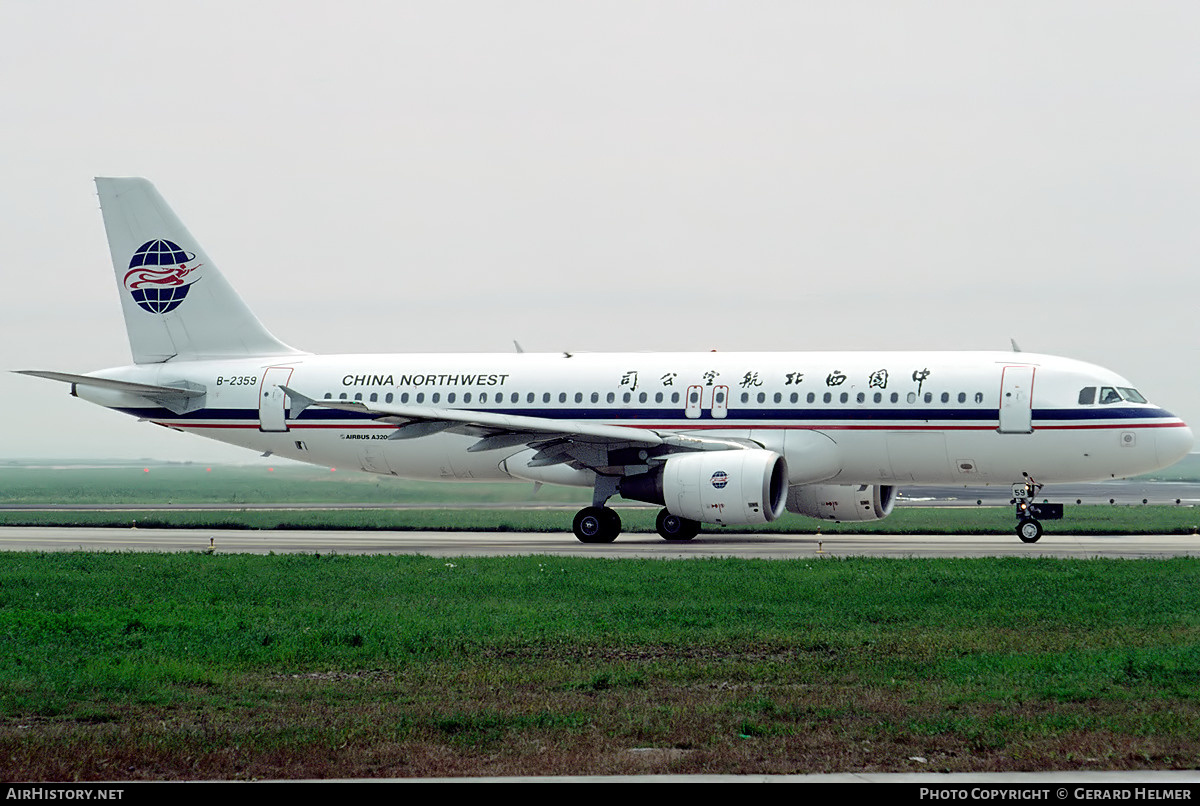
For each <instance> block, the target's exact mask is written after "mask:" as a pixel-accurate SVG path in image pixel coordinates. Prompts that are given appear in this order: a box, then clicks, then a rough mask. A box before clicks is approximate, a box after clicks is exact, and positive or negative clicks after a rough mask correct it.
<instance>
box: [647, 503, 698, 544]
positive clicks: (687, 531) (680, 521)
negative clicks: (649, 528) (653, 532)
mask: <svg viewBox="0 0 1200 806" xmlns="http://www.w3.org/2000/svg"><path fill="white" fill-rule="evenodd" d="M654 527H655V528H656V529H658V533H659V535H661V536H662V538H663V540H691V539H692V538H693V537H695V536H696V535H698V534H700V524H699V523H698V522H697V521H692V520H688V519H687V518H681V517H679V516H678V515H672V514H671V513H670V512H667V511H666V510H665V509H664V510H661V511H660V512H659V513H658V519H657V520H656V521H655V523H654Z"/></svg>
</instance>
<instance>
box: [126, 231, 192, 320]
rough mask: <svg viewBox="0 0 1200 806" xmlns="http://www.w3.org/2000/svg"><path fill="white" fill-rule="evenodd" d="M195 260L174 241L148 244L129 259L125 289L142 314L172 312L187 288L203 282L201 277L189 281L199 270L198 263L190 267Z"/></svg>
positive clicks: (158, 241) (184, 295) (162, 240)
mask: <svg viewBox="0 0 1200 806" xmlns="http://www.w3.org/2000/svg"><path fill="white" fill-rule="evenodd" d="M195 259H196V256H195V255H194V254H193V253H191V252H185V251H184V250H183V249H182V248H181V247H180V246H179V244H177V243H175V242H174V241H168V240H166V239H165V238H158V239H156V240H153V241H146V243H144V244H142V245H141V246H139V247H138V248H137V251H136V252H134V253H133V257H132V258H130V260H129V271H128V272H126V274H125V287H126V288H128V289H129V293H130V294H132V295H133V301H134V302H136V303H137V305H138V307H139V308H141V309H142V310H143V311H148V312H149V313H157V314H164V313H169V312H171V311H173V310H175V309H176V308H178V307H179V303H181V302H183V299H184V297H186V296H187V293H188V289H189V288H191V287H192V284H193V283H195V282H196V281H197V280H199V279H200V277H199V276H198V275H197V276H193V277H191V278H190V279H189V275H191V274H192V272H194V271H196V269H198V268H200V264H199V263H196V264H194V265H191V266H189V265H188V264H189V263H191V262H192V261H194V260H195Z"/></svg>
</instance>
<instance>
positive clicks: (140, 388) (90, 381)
mask: <svg viewBox="0 0 1200 806" xmlns="http://www.w3.org/2000/svg"><path fill="white" fill-rule="evenodd" d="M14 372H16V374H18V375H32V376H33V377H35V378H46V379H47V380H51V381H61V382H62V383H69V384H71V385H72V387H74V386H91V387H94V388H97V389H108V390H110V391H113V392H124V393H126V394H130V395H137V396H139V397H144V398H146V399H147V400H150V401H152V402H154V403H158V404H159V405H160V406H162V407H163V408H166V409H169V410H170V411H172V412H174V413H175V414H183V413H184V412H187V411H191V410H193V409H196V408H199V407H200V405H202V403H203V399H204V395H205V393H206V390H205V389H204V388H203V387H199V386H197V385H195V384H191V383H188V382H186V381H180V385H179V386H155V385H154V384H149V383H133V382H132V381H117V380H113V379H111V378H95V377H92V376H91V375H75V374H72V373H70V372H52V371H49V370H40V369H19V370H14ZM72 391H74V390H72Z"/></svg>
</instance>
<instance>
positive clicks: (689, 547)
mask: <svg viewBox="0 0 1200 806" xmlns="http://www.w3.org/2000/svg"><path fill="white" fill-rule="evenodd" d="M0 550H3V551H195V552H204V551H213V552H220V553H222V554H226V553H252V554H269V553H271V552H274V553H276V554H284V553H308V554H332V553H337V554H423V555H427V556H436V557H489V556H492V557H494V556H513V555H532V554H538V555H542V554H545V555H559V556H575V557H651V558H661V559H686V558H693V557H744V558H757V559H821V558H829V557H1075V558H1087V557H1113V558H1115V557H1120V558H1165V557H1180V556H1200V536H1198V535H1161V536H1144V535H1143V536H1128V535H1099V536H1096V535H1091V536H1075V535H1056V534H1054V533H1052V532H1048V533H1047V534H1046V535H1045V536H1043V537H1042V539H1041V540H1040V541H1039V542H1037V543H1032V544H1026V543H1022V542H1021V541H1020V540H1018V539H1017V537H1016V535H1012V534H1009V535H983V536H980V535H896V536H892V535H869V536H865V535H855V536H829V535H819V534H816V533H814V534H811V535H745V534H736V535H732V534H731V535H723V534H719V533H709V534H702V535H700V536H699V537H697V538H696V539H694V540H692V541H690V542H687V543H668V542H667V541H665V540H663V539H662V538H660V537H658V536H657V535H652V534H625V535H622V536H621V537H619V538H617V540H616V542H614V543H608V544H599V545H596V544H591V545H588V544H583V543H580V542H578V541H577V540H575V538H574V537H573V536H572V535H571V534H570V533H566V532H555V533H548V534H547V533H526V532H361V531H329V530H311V531H302V530H237V529H234V530H221V529H96V528H82V527H4V528H0Z"/></svg>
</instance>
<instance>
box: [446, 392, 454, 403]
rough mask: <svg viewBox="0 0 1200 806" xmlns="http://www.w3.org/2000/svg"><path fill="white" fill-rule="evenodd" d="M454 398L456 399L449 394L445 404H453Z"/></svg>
mask: <svg viewBox="0 0 1200 806" xmlns="http://www.w3.org/2000/svg"><path fill="white" fill-rule="evenodd" d="M455 397H456V395H455V394H454V393H453V392H451V393H450V394H448V395H446V402H447V403H453V402H454V399H455Z"/></svg>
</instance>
